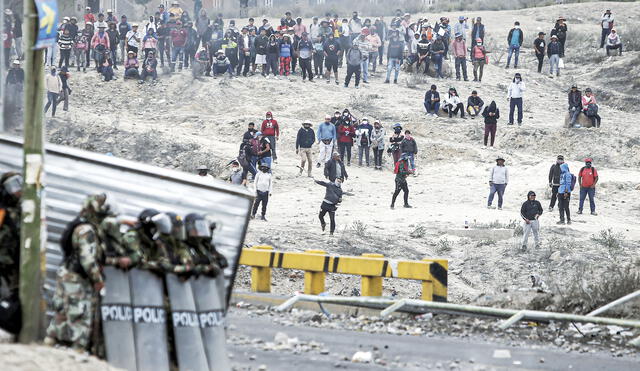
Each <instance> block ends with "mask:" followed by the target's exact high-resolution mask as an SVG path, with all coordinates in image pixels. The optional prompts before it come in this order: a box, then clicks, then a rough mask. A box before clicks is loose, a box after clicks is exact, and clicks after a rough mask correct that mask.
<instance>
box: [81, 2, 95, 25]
mask: <svg viewBox="0 0 640 371" xmlns="http://www.w3.org/2000/svg"><path fill="white" fill-rule="evenodd" d="M83 17H84V22H85V23H87V22H91V23H95V22H96V16H95V15H94V14H93V13H92V12H91V7H90V6H88V7H86V8H84V15H83Z"/></svg>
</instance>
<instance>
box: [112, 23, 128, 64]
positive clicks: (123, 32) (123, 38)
mask: <svg viewBox="0 0 640 371" xmlns="http://www.w3.org/2000/svg"><path fill="white" fill-rule="evenodd" d="M129 31H131V25H130V24H129V23H128V22H127V16H126V15H123V16H122V17H120V23H119V24H118V33H119V35H118V36H119V37H118V47H119V49H120V61H121V62H122V63H123V64H124V61H125V60H126V59H127V55H126V54H125V46H126V45H127V34H128V33H129ZM114 63H115V60H114Z"/></svg>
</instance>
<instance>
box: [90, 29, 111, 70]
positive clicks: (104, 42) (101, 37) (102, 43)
mask: <svg viewBox="0 0 640 371" xmlns="http://www.w3.org/2000/svg"><path fill="white" fill-rule="evenodd" d="M109 45H110V43H109V36H107V33H106V32H105V27H102V26H100V27H98V32H96V33H95V34H94V35H93V39H91V49H92V50H93V60H94V62H95V64H96V70H99V69H100V66H101V65H102V64H103V63H104V58H102V57H103V55H104V53H105V52H107V53H108V51H109ZM88 65H89V62H88V61H87V66H88Z"/></svg>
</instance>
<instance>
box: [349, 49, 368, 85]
mask: <svg viewBox="0 0 640 371" xmlns="http://www.w3.org/2000/svg"><path fill="white" fill-rule="evenodd" d="M346 59H347V76H346V77H345V79H344V87H345V88H348V87H349V82H351V76H353V75H354V74H355V75H356V89H357V88H358V87H359V86H360V73H361V72H362V63H363V61H364V60H365V57H364V54H363V53H362V51H360V49H359V48H358V45H357V44H354V45H353V46H352V47H351V49H349V50H348V51H347V57H346Z"/></svg>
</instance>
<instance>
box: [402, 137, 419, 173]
mask: <svg viewBox="0 0 640 371" xmlns="http://www.w3.org/2000/svg"><path fill="white" fill-rule="evenodd" d="M400 153H402V154H403V155H406V156H407V159H408V160H409V169H410V170H411V173H412V174H413V176H416V175H417V173H416V162H415V157H416V156H417V155H418V143H416V140H415V139H414V138H413V136H412V135H411V130H405V131H404V138H403V139H402V142H400Z"/></svg>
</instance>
